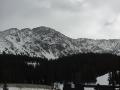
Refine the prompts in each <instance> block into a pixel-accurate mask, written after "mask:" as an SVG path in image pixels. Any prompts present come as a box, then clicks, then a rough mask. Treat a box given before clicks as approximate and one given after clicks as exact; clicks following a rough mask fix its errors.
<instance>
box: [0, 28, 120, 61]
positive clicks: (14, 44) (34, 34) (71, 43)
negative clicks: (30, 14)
mask: <svg viewBox="0 0 120 90" xmlns="http://www.w3.org/2000/svg"><path fill="white" fill-rule="evenodd" d="M3 51H5V52H7V53H12V54H21V53H22V54H26V55H30V56H36V57H42V58H48V59H55V58H59V57H61V56H67V55H71V54H77V53H87V52H93V53H108V52H109V53H114V54H117V55H120V40H119V39H111V40H104V39H102V40H94V39H86V38H80V39H71V38H69V37H67V36H65V35H63V34H62V33H60V32H58V31H56V30H54V29H52V28H49V27H45V26H41V27H37V28H33V29H29V28H24V29H21V30H18V29H16V28H11V29H8V30H6V31H2V32H0V52H3Z"/></svg>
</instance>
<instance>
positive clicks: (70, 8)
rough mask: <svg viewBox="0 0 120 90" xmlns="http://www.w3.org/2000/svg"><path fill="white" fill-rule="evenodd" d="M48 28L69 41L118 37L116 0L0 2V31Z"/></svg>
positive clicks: (119, 7)
mask: <svg viewBox="0 0 120 90" xmlns="http://www.w3.org/2000/svg"><path fill="white" fill-rule="evenodd" d="M38 26H48V27H51V28H54V29H56V30H57V31H60V32H61V33H63V34H65V35H67V36H69V37H72V38H94V39H100V38H105V39H109V38H119V39H120V0H0V30H1V31H2V30H5V29H8V28H13V27H15V28H18V29H22V28H25V27H27V28H34V27H38Z"/></svg>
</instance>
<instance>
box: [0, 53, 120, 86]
mask: <svg viewBox="0 0 120 90" xmlns="http://www.w3.org/2000/svg"><path fill="white" fill-rule="evenodd" d="M119 71H120V56H117V55H113V54H108V53H104V54H98V53H87V54H84V53H83V54H76V55H71V56H64V57H61V58H59V59H56V60H47V59H45V58H44V59H43V58H38V57H29V56H26V55H12V54H5V53H4V54H1V55H0V83H4V82H7V83H32V84H52V83H54V82H61V83H65V82H74V83H86V82H96V77H98V76H101V75H104V74H106V73H110V74H109V81H110V84H113V82H115V84H120V72H119Z"/></svg>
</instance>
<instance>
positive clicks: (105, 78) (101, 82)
mask: <svg viewBox="0 0 120 90" xmlns="http://www.w3.org/2000/svg"><path fill="white" fill-rule="evenodd" d="M108 77H109V75H108V73H107V74H105V75H103V76H100V77H98V78H97V82H96V84H99V85H109V81H108Z"/></svg>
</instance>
